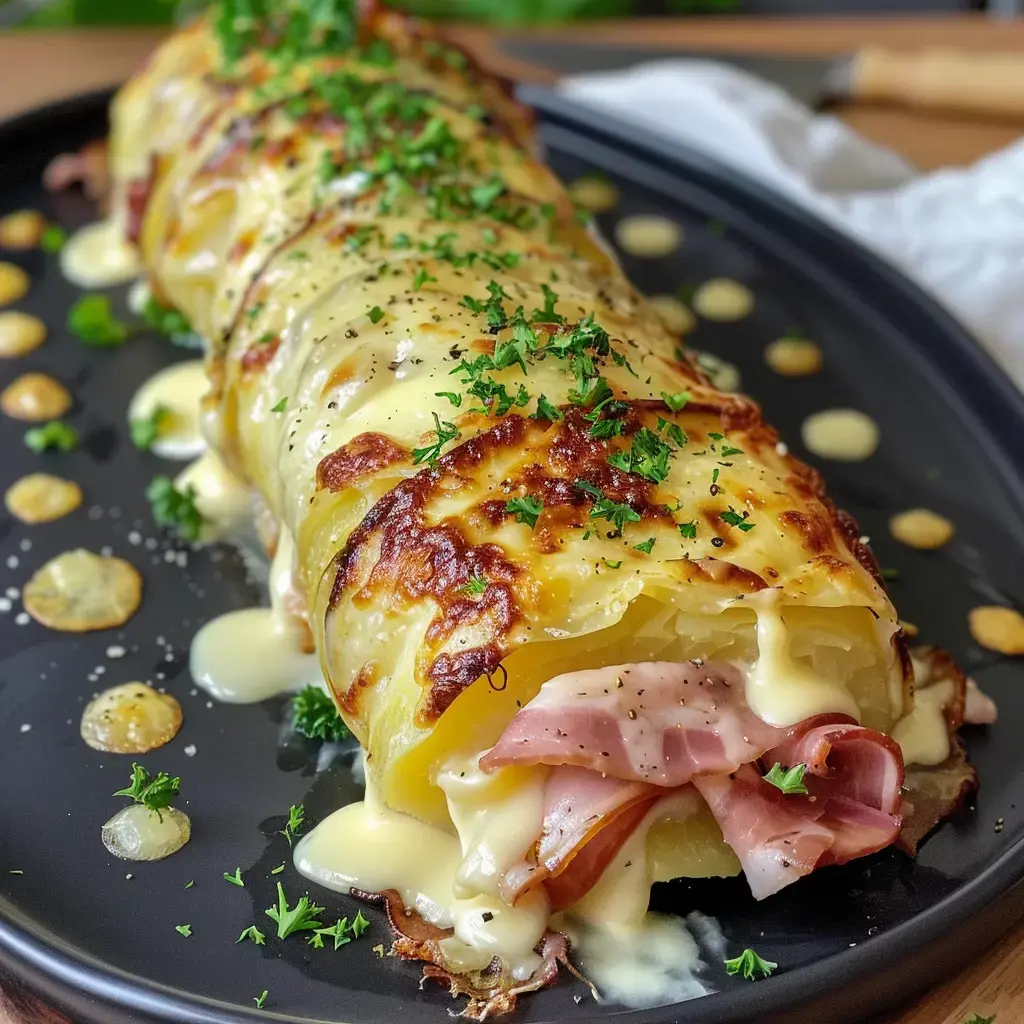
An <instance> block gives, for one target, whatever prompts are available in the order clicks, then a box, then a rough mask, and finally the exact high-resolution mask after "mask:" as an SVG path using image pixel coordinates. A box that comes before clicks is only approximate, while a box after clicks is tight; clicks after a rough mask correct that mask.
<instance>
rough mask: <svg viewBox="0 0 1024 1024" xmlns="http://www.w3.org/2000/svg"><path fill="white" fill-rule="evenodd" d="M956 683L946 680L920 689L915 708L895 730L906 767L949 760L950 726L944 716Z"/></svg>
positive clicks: (915, 696)
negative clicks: (907, 765)
mask: <svg viewBox="0 0 1024 1024" xmlns="http://www.w3.org/2000/svg"><path fill="white" fill-rule="evenodd" d="M954 694H955V684H954V683H953V680H952V679H944V680H941V681H940V682H936V683H933V684H932V685H931V686H926V687H924V688H922V689H919V690H917V691H916V692H915V694H914V706H913V708H912V709H911V710H910V711H909V712H908V713H907V714H906V715H904V717H903V718H901V719H900V720H899V721H898V722H897V723H896V725H895V727H894V728H893V730H892V738H893V739H894V740H895V741H896V742H897V743H898V744H899V745H900V750H902V751H903V761H904V763H906V764H923V765H936V764H942V762H943V761H945V760H946V758H947V757H949V726H948V725H947V724H946V716H945V715H944V714H943V712H944V710H945V708H946V706H947V705H948V704H949V702H950V701H951V700H952V699H953V697H954Z"/></svg>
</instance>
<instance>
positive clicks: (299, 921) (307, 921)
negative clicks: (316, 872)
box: [264, 882, 324, 939]
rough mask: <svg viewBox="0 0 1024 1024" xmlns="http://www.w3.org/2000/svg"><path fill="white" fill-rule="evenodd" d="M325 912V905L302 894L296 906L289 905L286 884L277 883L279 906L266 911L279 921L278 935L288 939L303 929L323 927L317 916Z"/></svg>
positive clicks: (271, 917) (309, 929)
mask: <svg viewBox="0 0 1024 1024" xmlns="http://www.w3.org/2000/svg"><path fill="white" fill-rule="evenodd" d="M323 912H324V908H323V907H318V906H317V905H316V904H315V903H311V902H310V899H309V897H308V896H302V897H300V899H299V902H298V903H296V904H295V906H294V907H289V906H288V898H287V897H286V896H285V894H284V886H283V885H281V883H280V882H278V883H277V906H276V907H271V908H270V909H269V910H265V911H264V913H265V914H266V915H267V917H269V918H270V919H271V920H272V921H274V922H276V923H277V937H278V938H279V939H287V938H288V936H289V935H294V934H295V933H296V932H301V931H314V930H315V929H317V928H322V927H323V922H322V921H318V920H317V916H318V915H319V914H322V913H323Z"/></svg>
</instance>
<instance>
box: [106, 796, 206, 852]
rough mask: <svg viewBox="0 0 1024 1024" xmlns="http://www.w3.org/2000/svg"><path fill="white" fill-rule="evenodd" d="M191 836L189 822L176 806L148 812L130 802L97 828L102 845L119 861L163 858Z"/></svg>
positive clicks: (179, 847)
mask: <svg viewBox="0 0 1024 1024" xmlns="http://www.w3.org/2000/svg"><path fill="white" fill-rule="evenodd" d="M191 836H192V822H190V821H189V819H188V815H187V814H184V813H183V812H182V811H179V810H178V808H177V807H164V808H162V809H161V810H159V811H151V810H150V809H149V808H148V807H143V806H142V804H132V805H131V806H130V807H125V808H124V809H122V810H120V811H118V812H117V814H115V815H114V816H113V817H112V818H111V819H110V820H109V821H108V822H106V824H104V826H103V827H102V828H101V829H100V838H101V839H102V840H103V845H104V846H105V847H106V848H107V849H108V850H109V851H110V852H111V853H112V854H113V855H114V856H115V857H120V858H121V859H122V860H163V859H164V857H170V855H171V854H172V853H177V852H178V850H180V849H181V848H182V847H183V846H184V845H185V844H186V843H187V842H188V841H189V839H190V838H191Z"/></svg>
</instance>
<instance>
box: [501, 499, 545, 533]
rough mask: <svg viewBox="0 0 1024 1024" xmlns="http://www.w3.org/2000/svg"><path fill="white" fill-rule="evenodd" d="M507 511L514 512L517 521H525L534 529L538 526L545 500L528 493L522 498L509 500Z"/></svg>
mask: <svg viewBox="0 0 1024 1024" xmlns="http://www.w3.org/2000/svg"><path fill="white" fill-rule="evenodd" d="M505 511H506V512H512V513H514V514H515V517H516V522H517V523H523V524H525V525H526V526H528V527H529V528H530V529H531V530H532V529H534V527H536V525H537V520H538V519H539V518H540V514H541V512H543V511H544V502H543V501H542V500H541V499H540V498H534V497H533V496H532V495H529V494H526V495H524V496H523V497H521V498H512V499H510V500H509V501H507V502H506V503H505Z"/></svg>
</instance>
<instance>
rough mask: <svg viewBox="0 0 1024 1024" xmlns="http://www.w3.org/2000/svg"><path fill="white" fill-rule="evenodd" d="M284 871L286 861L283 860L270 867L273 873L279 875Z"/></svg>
mask: <svg viewBox="0 0 1024 1024" xmlns="http://www.w3.org/2000/svg"><path fill="white" fill-rule="evenodd" d="M282 871H284V862H283V861H282V862H281V863H280V864H278V865H277V867H276V868H271V869H270V873H271V874H272V875H279V874H281V872H282Z"/></svg>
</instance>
